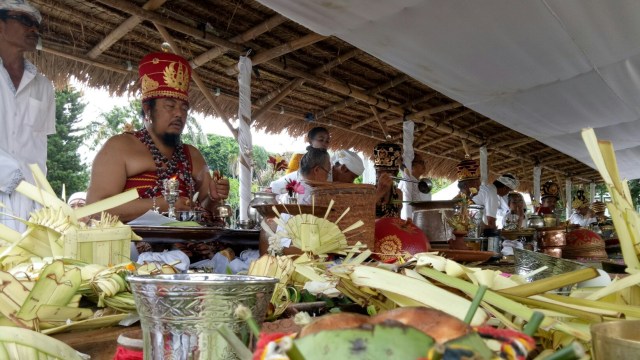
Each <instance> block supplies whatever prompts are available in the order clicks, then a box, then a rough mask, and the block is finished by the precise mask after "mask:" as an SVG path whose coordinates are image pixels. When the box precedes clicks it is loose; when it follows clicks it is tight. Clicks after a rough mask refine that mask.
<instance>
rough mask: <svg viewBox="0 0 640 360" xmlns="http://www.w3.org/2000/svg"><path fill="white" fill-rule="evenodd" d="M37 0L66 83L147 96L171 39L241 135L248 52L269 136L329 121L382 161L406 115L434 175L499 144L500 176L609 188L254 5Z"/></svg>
mask: <svg viewBox="0 0 640 360" xmlns="http://www.w3.org/2000/svg"><path fill="white" fill-rule="evenodd" d="M31 1H32V3H33V4H34V5H35V6H36V7H38V8H39V9H40V10H41V12H42V14H43V16H44V23H43V24H44V28H43V51H40V52H38V53H37V54H36V55H35V56H34V61H35V63H36V65H37V66H38V67H39V68H40V69H41V71H43V72H44V73H45V74H46V75H47V76H48V77H49V78H51V79H52V80H53V81H54V82H55V83H56V84H57V85H59V86H63V85H64V84H66V83H67V82H68V81H69V78H70V77H71V76H75V77H76V78H78V79H79V80H81V81H83V82H85V83H87V84H88V85H90V86H94V87H99V88H105V89H107V90H108V91H109V92H110V93H111V94H124V93H131V94H135V93H136V92H137V91H138V84H137V68H136V66H137V63H138V61H139V60H140V59H141V58H142V57H143V56H144V55H145V54H147V53H149V52H151V51H158V50H159V49H160V45H161V43H163V42H165V41H166V42H169V43H171V44H172V45H174V47H175V48H176V49H177V50H178V51H179V52H180V53H182V54H183V55H184V56H185V57H187V58H188V59H190V61H191V62H192V64H193V66H194V67H195V68H196V69H195V72H196V73H197V74H198V76H199V78H200V80H201V81H200V83H199V85H202V88H199V87H198V86H195V85H194V86H192V89H193V91H192V93H191V104H192V107H193V109H194V110H196V111H198V112H201V113H204V114H208V115H217V116H220V117H221V118H222V119H223V121H224V122H225V123H226V124H227V126H229V127H230V128H233V124H232V123H233V119H234V118H235V114H236V113H237V106H238V105H237V93H238V83H237V79H236V73H237V70H236V65H237V62H238V58H239V56H241V55H246V54H247V53H248V54H249V56H251V58H252V61H253V63H254V73H255V74H254V75H255V76H254V77H253V80H252V84H251V87H252V103H253V114H254V119H255V120H254V122H253V124H252V125H253V126H254V127H255V128H257V129H263V130H265V131H266V132H268V133H279V132H281V131H282V130H286V131H287V132H288V133H289V134H290V135H292V136H303V135H305V134H306V132H307V131H308V130H309V129H311V128H312V127H314V126H325V127H328V128H329V129H330V131H331V135H332V145H331V146H332V148H336V149H337V148H355V149H357V150H361V151H363V152H364V153H365V154H367V155H370V154H371V152H372V149H373V146H374V145H375V144H377V143H379V142H381V141H384V140H391V141H396V142H401V138H402V122H403V120H413V121H414V122H415V123H416V132H415V139H414V146H415V149H416V151H418V152H421V153H423V154H425V155H426V159H427V160H428V171H429V175H430V176H434V177H444V178H454V177H455V165H456V163H457V162H458V161H460V160H462V159H463V158H464V156H465V152H466V151H465V149H464V147H463V146H462V141H465V142H467V144H468V150H467V151H468V152H469V153H470V155H471V156H474V157H477V156H478V149H479V147H480V146H481V145H486V146H487V147H488V151H489V163H490V169H491V176H492V177H496V176H498V175H499V174H501V173H504V172H512V173H515V174H516V175H517V176H518V177H519V178H521V179H531V178H532V168H533V165H534V164H536V163H540V164H541V165H542V166H543V180H546V179H557V178H558V177H562V178H564V177H567V176H570V177H572V178H573V180H574V181H575V182H589V181H600V177H599V175H598V173H597V172H596V171H595V170H593V169H591V168H589V167H588V166H586V165H584V164H583V163H581V162H579V161H577V160H575V159H573V158H571V157H569V156H566V155H564V154H562V153H560V152H558V151H556V150H554V149H552V148H549V147H548V146H546V145H544V144H542V143H540V142H538V141H536V140H534V139H531V138H528V137H526V136H524V135H522V134H520V133H518V132H516V131H513V130H511V129H509V128H507V127H504V126H502V125H500V124H498V123H496V122H495V121H492V120H491V119H488V118H486V117H484V116H482V115H481V114H478V113H476V112H474V111H472V110H470V109H467V108H465V107H464V106H463V105H462V104H460V103H457V102H455V101H453V100H451V99H449V98H447V97H446V96H444V95H442V94H440V93H438V92H436V91H434V90H433V89H431V88H429V87H428V86H426V85H424V84H422V83H420V82H418V81H416V80H414V79H412V78H410V77H408V76H407V75H405V74H403V73H401V72H400V71H398V70H396V69H395V68H393V67H391V66H389V65H387V64H385V63H384V62H382V61H380V60H378V59H377V58H374V57H373V56H370V55H368V54H366V53H364V52H362V51H360V50H359V49H357V48H354V47H353V46H352V45H350V44H348V43H346V42H344V41H342V40H340V39H337V38H334V37H324V36H321V35H318V34H315V33H313V32H312V31H310V30H308V29H306V28H304V27H303V26H301V25H299V24H296V23H294V22H292V21H290V20H288V19H286V18H284V17H283V16H282V15H279V14H277V13H275V12H274V11H272V10H270V9H268V8H266V7H264V6H262V5H260V4H259V3H257V2H256V1H253V0H242V1H240V0H236V1H231V0H227V1H224V0H171V1H166V0H148V1H145V0H92V1H85V0H31ZM205 95H206V96H205ZM96 101H99V99H96ZM216 121H218V120H216ZM527 184H530V183H527V182H523V187H524V186H527Z"/></svg>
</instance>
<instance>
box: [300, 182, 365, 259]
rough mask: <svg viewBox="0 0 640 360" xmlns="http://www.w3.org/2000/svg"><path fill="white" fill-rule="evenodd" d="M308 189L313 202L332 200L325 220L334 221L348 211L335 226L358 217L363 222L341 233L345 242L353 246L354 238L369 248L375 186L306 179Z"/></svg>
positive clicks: (343, 225)
mask: <svg viewBox="0 0 640 360" xmlns="http://www.w3.org/2000/svg"><path fill="white" fill-rule="evenodd" d="M307 183H308V184H309V185H310V186H311V188H312V191H311V194H312V195H313V196H314V201H315V203H316V205H320V206H328V205H329V202H331V200H333V201H334V204H333V209H334V210H335V211H332V212H331V214H330V215H329V217H328V220H330V221H333V222H335V221H336V220H338V218H339V217H340V216H342V213H344V211H345V210H347V208H349V212H348V213H347V214H346V215H345V216H344V217H343V218H342V219H341V220H340V222H339V223H338V227H339V228H340V229H346V228H347V227H349V226H351V225H352V224H354V223H355V222H357V221H358V220H362V222H364V225H363V226H361V227H359V228H357V229H355V230H352V231H350V232H348V233H346V234H345V235H346V236H347V243H348V244H349V245H353V244H355V243H357V242H358V241H359V242H361V243H362V244H365V245H367V247H368V248H369V249H370V250H373V245H374V242H375V238H374V236H375V226H376V188H375V186H373V185H369V184H347V183H324V182H311V181H309V182H307Z"/></svg>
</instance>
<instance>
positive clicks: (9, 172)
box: [0, 59, 56, 232]
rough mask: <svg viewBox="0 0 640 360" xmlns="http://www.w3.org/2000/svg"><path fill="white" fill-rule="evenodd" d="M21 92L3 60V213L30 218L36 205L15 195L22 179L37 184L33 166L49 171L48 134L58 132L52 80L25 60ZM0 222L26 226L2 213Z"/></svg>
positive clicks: (0, 197) (0, 144)
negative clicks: (30, 166) (47, 167)
mask: <svg viewBox="0 0 640 360" xmlns="http://www.w3.org/2000/svg"><path fill="white" fill-rule="evenodd" d="M24 63H25V69H24V74H23V75H22V80H21V81H20V85H19V86H18V89H16V88H15V86H13V82H12V81H11V77H10V76H9V73H8V72H7V70H6V69H5V68H4V65H3V62H2V59H0V202H1V203H3V204H4V205H5V206H6V208H3V209H0V212H5V213H10V214H13V215H14V216H17V217H20V218H23V219H27V218H28V217H29V212H31V211H32V210H33V209H35V207H36V204H35V203H34V202H33V201H31V200H29V199H27V198H25V197H24V196H22V195H20V194H18V193H15V192H14V189H15V187H16V186H17V185H18V183H19V180H21V179H22V178H24V179H25V180H26V181H28V182H31V183H34V180H33V176H32V175H31V171H30V170H29V164H38V166H40V169H42V171H44V172H46V164H47V135H50V134H53V133H55V125H56V118H55V107H56V104H55V97H54V92H53V86H52V84H51V81H49V80H48V79H47V78H46V77H44V76H43V75H41V74H38V72H37V69H36V67H35V66H34V65H33V64H31V63H30V62H28V61H27V60H25V62H24ZM0 223H2V224H5V225H7V226H9V227H11V228H13V229H16V230H17V231H20V232H22V231H24V229H25V225H23V224H22V223H20V222H18V221H15V220H12V219H10V218H7V217H6V216H4V215H1V214H0Z"/></svg>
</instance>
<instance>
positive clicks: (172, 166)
mask: <svg viewBox="0 0 640 360" xmlns="http://www.w3.org/2000/svg"><path fill="white" fill-rule="evenodd" d="M133 134H134V135H135V137H136V138H138V140H140V141H141V142H142V143H143V144H145V145H146V146H147V149H149V152H150V153H151V156H152V157H153V162H154V163H155V164H156V175H157V180H156V185H155V186H154V187H152V188H149V189H147V190H146V192H145V195H146V196H148V197H150V198H155V197H156V196H162V190H163V187H164V186H163V182H164V180H165V179H169V178H172V177H174V176H175V177H176V178H177V179H178V181H179V182H180V183H183V184H186V187H187V189H188V191H189V194H183V195H184V196H187V197H188V198H189V199H191V196H193V194H194V189H195V181H194V180H193V176H192V175H191V162H190V161H189V160H188V158H187V154H186V153H185V151H186V146H185V145H183V144H182V141H180V140H178V143H177V144H176V146H175V150H174V152H173V155H172V156H171V159H170V160H169V159H167V157H166V156H164V155H163V154H162V152H160V149H158V147H157V146H156V144H155V143H154V142H153V139H152V138H151V135H150V134H149V131H148V130H147V129H146V128H144V129H142V130H138V131H136V132H134V133H133ZM163 165H165V166H163Z"/></svg>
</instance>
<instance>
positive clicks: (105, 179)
mask: <svg viewBox="0 0 640 360" xmlns="http://www.w3.org/2000/svg"><path fill="white" fill-rule="evenodd" d="M139 74H140V82H141V88H142V113H143V116H144V128H142V129H141V130H138V131H135V132H132V133H123V134H120V135H116V136H114V137H112V138H110V139H109V140H107V142H106V143H105V144H104V146H103V147H102V149H101V150H100V152H98V154H97V156H96V158H95V160H94V162H93V169H92V172H91V182H90V184H89V190H88V194H87V204H90V203H93V202H96V201H98V200H101V199H105V198H108V197H110V196H113V195H116V194H119V193H121V192H123V191H125V190H128V189H132V188H135V189H137V191H138V194H139V195H140V198H139V199H137V200H135V201H131V202H129V203H127V204H124V205H121V206H118V207H116V208H113V209H111V210H109V212H110V213H111V214H114V215H118V216H119V217H120V220H122V221H124V222H127V221H130V220H133V219H135V218H137V217H139V216H140V215H142V214H144V213H145V212H147V211H148V210H151V209H153V208H155V207H157V208H159V210H160V211H161V212H165V211H167V210H168V207H169V206H168V203H167V201H166V200H165V199H164V197H163V196H162V190H163V181H164V180H166V179H172V178H175V179H177V180H178V182H179V190H180V197H179V198H178V200H177V202H176V204H175V209H176V210H189V209H190V208H191V207H192V205H194V204H191V203H190V202H191V199H192V198H193V196H194V195H195V194H196V193H198V194H199V196H198V198H197V201H198V202H199V203H200V206H202V207H204V208H205V209H208V210H210V211H211V210H213V208H214V207H215V206H216V205H217V203H218V202H220V201H224V199H226V198H227V196H228V194H229V181H228V180H227V179H212V177H211V174H210V173H209V168H208V166H207V164H206V162H205V160H204V158H203V157H202V154H201V153H200V151H198V149H196V148H195V147H193V146H191V145H187V144H183V143H182V141H181V135H182V132H183V130H184V127H185V125H186V122H187V116H188V114H189V99H188V93H189V81H190V77H191V67H190V66H189V63H188V62H187V61H186V60H185V59H184V58H182V57H181V56H178V55H174V54H169V53H152V54H149V55H147V56H145V57H144V58H143V59H142V60H141V61H140V65H139Z"/></svg>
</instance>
